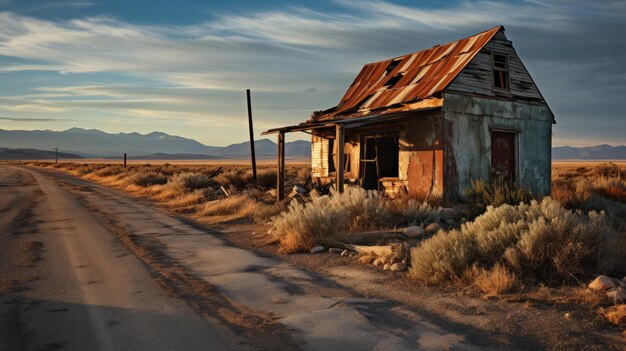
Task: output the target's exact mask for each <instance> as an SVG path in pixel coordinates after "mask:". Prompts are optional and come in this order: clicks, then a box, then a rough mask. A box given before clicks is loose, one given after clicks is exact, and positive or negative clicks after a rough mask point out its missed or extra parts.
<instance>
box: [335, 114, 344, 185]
mask: <svg viewBox="0 0 626 351" xmlns="http://www.w3.org/2000/svg"><path fill="white" fill-rule="evenodd" d="M335 143H337V165H336V167H335V170H336V172H335V173H336V174H337V191H339V192H340V193H343V176H344V170H345V167H344V164H343V163H344V161H345V157H344V147H345V128H344V126H343V125H341V124H337V125H336V126H335Z"/></svg>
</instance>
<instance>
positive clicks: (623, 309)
mask: <svg viewBox="0 0 626 351" xmlns="http://www.w3.org/2000/svg"><path fill="white" fill-rule="evenodd" d="M601 313H602V314H603V315H604V316H605V317H606V319H608V320H609V322H611V323H613V324H615V325H618V326H621V327H626V304H622V305H616V306H611V307H608V308H605V309H602V310H601Z"/></svg>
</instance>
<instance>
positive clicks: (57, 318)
mask: <svg viewBox="0 0 626 351" xmlns="http://www.w3.org/2000/svg"><path fill="white" fill-rule="evenodd" d="M0 250H1V254H0V349H2V350H57V349H65V350H177V349H181V350H182V349H186V350H201V349H213V350H215V349H224V350H236V349H241V348H242V347H243V345H241V344H238V342H239V340H238V339H237V337H235V336H234V334H233V333H232V332H230V331H229V330H228V329H227V328H225V327H224V326H222V325H220V324H218V323H217V322H216V321H209V320H207V319H206V318H204V317H203V316H201V315H200V314H199V313H198V312H197V311H195V310H194V309H193V308H191V307H190V306H188V305H187V304H186V303H185V302H184V301H182V300H180V299H176V298H174V297H171V296H169V295H168V293H167V292H166V291H165V290H164V289H162V288H161V287H160V286H159V285H158V284H157V283H156V281H155V280H154V279H153V278H152V276H151V272H150V270H149V269H148V268H147V267H146V266H145V265H144V264H143V263H142V262H141V261H140V260H139V259H137V257H135V256H134V255H132V254H131V252H130V251H129V250H128V249H127V248H126V247H125V246H124V245H123V244H122V243H121V242H120V241H119V240H118V239H117V238H116V237H115V236H114V235H112V234H111V233H110V231H109V230H108V229H107V228H105V227H104V226H103V225H102V224H100V223H99V222H98V221H97V220H96V219H95V218H94V217H93V216H92V215H91V214H90V212H89V211H88V210H87V209H86V208H85V207H83V206H82V205H81V204H79V203H78V202H77V201H76V199H75V198H74V197H73V196H71V195H70V194H68V193H67V192H66V191H64V190H63V189H61V188H60V187H59V186H58V185H57V184H56V183H55V182H53V181H51V180H49V179H46V178H44V177H42V176H40V175H38V174H37V173H36V172H32V171H27V170H23V169H19V168H14V167H11V168H9V167H0Z"/></svg>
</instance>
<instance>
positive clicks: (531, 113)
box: [442, 92, 552, 199]
mask: <svg viewBox="0 0 626 351" xmlns="http://www.w3.org/2000/svg"><path fill="white" fill-rule="evenodd" d="M442 111H443V114H444V133H445V169H446V172H445V183H446V189H445V196H446V197H447V198H449V199H455V198H458V197H459V196H460V195H462V194H463V193H464V191H465V190H466V189H467V188H468V187H469V186H470V184H471V181H472V180H474V179H483V180H486V181H489V180H490V167H491V130H493V129H501V130H510V131H515V132H517V138H516V143H517V152H516V154H517V160H516V166H517V167H516V169H517V177H516V183H517V184H518V185H519V186H521V187H523V188H525V189H528V190H530V191H531V192H532V193H533V194H535V195H537V196H543V195H549V194H550V175H551V174H550V172H551V169H550V166H551V154H550V152H551V150H550V149H551V144H552V122H551V121H552V113H551V112H550V110H549V108H548V107H547V106H546V105H544V104H539V103H536V104H535V103H529V102H521V101H509V100H499V99H488V98H479V97H473V96H466V95H460V94H453V93H449V92H447V93H445V94H444V106H443V109H442Z"/></svg>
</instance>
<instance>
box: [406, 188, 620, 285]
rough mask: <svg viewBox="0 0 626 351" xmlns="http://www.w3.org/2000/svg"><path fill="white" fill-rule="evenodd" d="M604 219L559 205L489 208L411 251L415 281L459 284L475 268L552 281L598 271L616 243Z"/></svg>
mask: <svg viewBox="0 0 626 351" xmlns="http://www.w3.org/2000/svg"><path fill="white" fill-rule="evenodd" d="M614 235H615V234H614V232H613V230H612V229H611V228H610V226H608V221H607V219H606V217H605V216H604V214H598V213H596V212H590V213H589V214H588V215H585V214H583V213H582V212H580V211H577V212H574V211H570V210H567V209H565V208H564V207H562V206H561V205H560V204H559V203H558V202H557V201H554V200H552V199H550V198H545V199H543V200H542V201H541V202H538V201H536V200H532V201H531V203H530V204H523V203H522V204H519V205H517V206H512V205H502V206H499V207H492V206H489V207H487V211H486V212H485V213H484V214H483V215H481V216H479V217H477V218H476V219H475V220H474V221H473V222H468V223H466V224H464V225H462V226H461V228H460V229H455V230H452V231H450V232H444V231H442V232H439V233H438V234H436V235H435V236H434V237H432V238H430V239H427V240H425V241H424V242H422V243H421V244H420V245H419V246H417V247H415V248H413V249H412V250H411V263H412V267H411V270H410V273H411V276H412V277H414V278H416V279H419V280H423V281H426V282H428V283H441V282H445V281H455V280H458V279H460V278H461V276H462V274H463V272H464V271H465V270H467V269H468V268H470V267H472V266H473V265H477V266H478V267H482V268H486V269H492V267H494V266H495V265H496V264H502V265H504V266H505V267H506V268H508V269H511V270H512V271H513V272H514V273H516V274H518V276H522V277H526V278H531V279H541V280H545V281H550V280H554V279H569V278H571V277H572V276H574V275H576V274H580V273H583V272H584V271H585V270H586V269H587V270H588V269H593V270H595V269H597V268H598V265H599V264H600V262H599V259H598V256H599V255H598V254H599V253H600V252H601V251H602V249H603V248H602V244H603V243H605V242H609V240H611V239H612V238H613V237H614Z"/></svg>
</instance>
